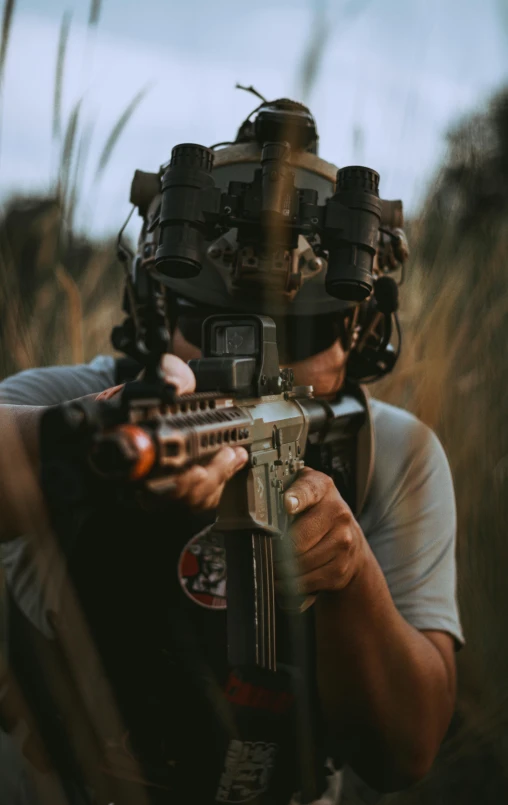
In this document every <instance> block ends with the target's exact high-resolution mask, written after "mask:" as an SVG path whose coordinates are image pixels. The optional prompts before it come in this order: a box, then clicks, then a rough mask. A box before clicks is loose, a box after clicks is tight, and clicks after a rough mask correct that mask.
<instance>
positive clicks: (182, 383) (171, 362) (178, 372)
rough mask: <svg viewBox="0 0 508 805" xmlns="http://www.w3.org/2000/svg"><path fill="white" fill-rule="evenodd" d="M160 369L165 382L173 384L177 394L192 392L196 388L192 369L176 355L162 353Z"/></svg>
mask: <svg viewBox="0 0 508 805" xmlns="http://www.w3.org/2000/svg"><path fill="white" fill-rule="evenodd" d="M161 370H162V374H163V375H164V380H165V381H166V383H169V384H170V385H172V386H175V388H176V391H177V393H178V394H192V392H193V391H194V389H195V388H196V378H195V376H194V373H193V371H192V369H191V368H190V367H189V366H188V365H187V364H186V363H184V362H183V361H182V360H180V358H177V357H176V355H163V356H162V360H161Z"/></svg>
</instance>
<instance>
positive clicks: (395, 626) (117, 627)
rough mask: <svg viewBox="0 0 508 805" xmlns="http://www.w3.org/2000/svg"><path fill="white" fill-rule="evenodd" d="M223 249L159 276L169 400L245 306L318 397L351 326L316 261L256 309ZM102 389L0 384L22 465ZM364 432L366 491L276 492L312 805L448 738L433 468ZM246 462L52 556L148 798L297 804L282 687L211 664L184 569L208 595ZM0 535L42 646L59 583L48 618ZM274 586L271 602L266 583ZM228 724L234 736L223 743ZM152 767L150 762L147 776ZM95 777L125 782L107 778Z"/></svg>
mask: <svg viewBox="0 0 508 805" xmlns="http://www.w3.org/2000/svg"><path fill="white" fill-rule="evenodd" d="M267 106H268V105H267ZM268 111H270V107H269V108H268ZM273 111H274V115H275V117H277V115H280V113H281V112H282V113H284V114H288V115H290V114H293V113H294V114H295V115H296V116H300V123H301V122H302V118H303V122H304V124H305V125H308V128H309V129H311V126H310V123H309V120H312V119H311V118H310V115H309V113H308V111H307V110H303V109H302V107H298V106H297V105H294V104H290V103H288V102H278V103H276V104H274V105H273ZM273 119H275V118H273ZM273 119H272V121H271V122H272V123H273ZM312 123H313V121H312ZM249 125H250V124H249V122H248V121H247V122H246V124H244V125H243V126H242V128H241V129H240V132H239V136H238V138H237V143H236V144H235V145H233V146H232V147H231V149H227V148H226V149H224V151H223V152H220V151H219V152H218V153H217V158H216V168H215V171H214V175H215V179H216V182H217V183H219V184H221V183H222V185H226V186H227V181H229V179H230V178H238V180H241V181H245V180H246V179H247V180H248V179H249V177H250V176H251V174H252V171H253V169H254V166H255V165H256V163H257V162H259V150H260V149H259V143H258V142H257V141H256V136H257V135H256V127H254V128H249ZM259 127H260V126H258V129H259ZM301 131H302V127H300V129H299V132H300V135H299V137H300V141H299V143H298V144H296V145H295V148H294V152H295V155H294V157H293V159H294V160H295V162H294V165H295V172H296V176H297V184H298V183H299V184H303V185H304V186H316V187H317V189H318V192H319V194H320V196H321V198H325V197H326V196H327V195H329V194H330V193H331V186H332V184H331V183H332V181H333V178H331V177H332V176H333V171H334V169H332V166H328V165H327V163H323V161H322V160H319V159H318V157H317V156H315V151H316V140H317V135H315V130H314V136H313V137H312V136H309V137H307V140H306V141H305V142H303V140H302V137H301ZM307 133H308V132H307ZM228 170H229V171H230V173H232V176H231V175H229V174H228ZM313 182H314V185H313V184H312V183H313ZM159 205H160V200H159V199H157V198H155V199H151V200H150V203H149V204H147V205H146V207H145V208H144V211H143V215H144V226H143V231H142V234H141V238H140V245H139V249H138V256H137V260H136V270H137V271H138V272H139V271H140V270H142V269H143V267H145V268H146V267H147V264H149V263H150V261H152V269H153V254H154V249H153V244H154V243H155V242H156V240H155V239H156V232H155V230H156V224H157V215H158V209H159ZM139 206H140V210H141V208H142V205H141V204H140V205H139ZM234 250H235V242H234V238H233V239H231V238H230V239H228V238H227V237H226V238H223V239H220V240H219V241H217V242H216V243H214V244H211V246H210V247H209V249H208V252H207V256H208V262H207V264H206V266H205V267H204V269H203V272H202V276H200V278H199V280H198V281H194V284H189V281H187V280H178V279H177V280H175V279H170V278H168V277H161V279H162V280H163V281H164V283H165V285H166V287H167V288H168V289H169V290H168V298H169V301H170V309H171V324H172V327H173V332H172V352H173V354H172V355H166V356H165V357H164V359H163V362H162V368H163V372H164V376H165V379H166V381H167V382H169V383H172V384H173V385H175V386H176V387H177V389H178V390H179V391H180V393H184V392H191V391H192V390H193V388H194V377H193V375H192V372H191V371H190V369H189V367H188V366H187V364H186V363H185V361H187V360H189V359H190V358H192V357H197V356H199V354H200V345H199V338H200V336H199V332H200V327H199V324H200V322H201V320H202V319H203V317H204V316H205V315H206V314H207V313H209V312H210V311H213V310H224V309H226V310H227V309H233V310H244V311H251V312H258V313H266V314H267V315H270V316H272V317H273V318H274V320H275V321H276V322H277V325H278V334H279V338H280V347H281V352H282V360H283V363H284V364H286V365H290V366H291V367H292V368H293V370H294V374H295V382H296V384H298V385H312V386H313V387H314V393H315V396H316V397H321V398H325V399H326V398H329V399H330V398H333V397H335V396H336V395H337V394H338V393H339V392H340V390H341V389H342V388H343V386H344V383H345V380H346V370H347V363H348V359H351V358H352V357H354V355H352V356H351V358H350V350H351V346H352V344H354V343H355V341H354V326H355V322H356V321H357V318H356V313H355V311H354V310H351V309H350V308H347V307H346V308H345V306H344V305H342V306H341V305H340V303H338V302H337V300H330V299H329V298H328V299H327V298H326V297H325V295H324V293H323V287H322V286H323V276H324V272H323V271H322V270H321V269H322V266H321V264H318V263H316V262H315V255H316V253H317V251H318V250H317V249H316V245H315V244H314V247H313V244H310V243H308V242H303V243H299V247H298V250H297V254H296V255H292V256H291V260H290V264H291V266H294V265H298V266H299V277H300V278H301V277H303V280H302V287H299V288H297V289H296V293H294V292H291V293H288V290H287V285H286V284H285V280H286V279H287V277H286V278H285V277H284V276H283V273H284V266H282V269H281V266H278V265H274V266H272V268H273V272H272V274H271V275H270V276H272V277H273V276H275V277H277V276H278V275H277V271H279V269H281V270H280V271H279V275H281V283H279V287H276V286H275V287H274V286H272V287H271V290H270V291H267V289H266V285H264V286H263V287H261V288H259V287H258V288H257V293H256V287H255V282H256V276H255V277H254V285H253V280H252V272H251V271H249V266H250V264H249V262H248V261H249V260H250V259H252V258H251V256H248V257H247V260H246V261H245V262H243V263H242V259H243V258H242V257H240V258H238V255H237V256H236V258H234V259H236V262H235V265H236V268H237V272H238V273H237V276H236V280H235V281H236V285H235V286H234V287H233V285H234V283H233V285H232V284H231V271H230V266H231V261H232V258H231V253H232V252H233V253H234ZM295 258H296V259H295ZM320 259H321V258H320ZM313 261H314V262H313ZM316 269H317V270H316ZM242 272H243V273H242ZM360 338H361V335H360ZM118 379H119V378H118V377H116V376H115V362H114V360H113V359H108V358H100V359H96V360H95V361H94V362H92V364H89V365H88V366H83V367H61V368H59V369H41V370H30V371H29V372H25V373H21V374H20V375H18V376H16V377H13V378H9V379H7V380H6V381H4V382H3V383H2V384H0V393H1V394H2V399H3V401H4V404H6V405H9V410H10V413H11V414H12V416H13V417H14V419H15V421H16V423H17V425H18V427H19V430H20V432H21V433H22V435H23V438H24V439H25V442H26V445H27V448H28V451H29V453H30V455H31V456H32V458H33V460H34V461H37V425H38V421H39V418H40V413H41V410H43V409H44V407H45V406H48V405H52V404H56V403H58V402H60V401H63V400H68V399H73V398H77V397H80V396H85V395H87V394H97V393H100V392H102V391H106V390H107V389H110V388H112V387H116V386H117V381H118ZM112 393H115V392H114V391H113V392H108V393H107V395H106V396H111V394H112ZM116 393H121V388H120V389H116ZM18 406H19V407H18ZM34 406H35V407H34ZM370 420H371V422H370V428H371V436H372V437H373V440H374V442H375V447H376V449H375V454H374V458H373V456H372V454H371V456H370V458H371V461H370V464H371V471H370V472H366V473H364V477H363V494H360V493H359V490H355V491H354V494H353V493H352V494H351V495H348V490H347V489H343V490H342V492H343V494H341V492H339V490H338V489H337V487H336V486H335V484H334V483H333V481H332V480H331V478H330V477H329V476H328V475H326V474H324V473H322V472H319V471H316V470H312V469H308V468H306V469H304V470H303V471H301V472H300V474H299V476H298V478H297V480H296V481H295V482H294V484H293V485H292V486H291V487H290V489H289V490H288V491H287V493H286V495H285V505H286V509H287V511H288V513H290V514H291V515H292V516H293V517H294V522H293V525H292V527H291V539H292V542H293V545H294V549H295V553H296V556H297V559H298V573H297V578H296V582H297V584H298V587H299V589H300V590H301V591H302V592H303V593H308V594H312V595H316V601H315V604H314V606H313V607H312V618H313V622H314V624H315V625H314V631H315V660H313V663H312V664H313V666H314V671H315V677H316V680H315V682H316V685H315V687H316V696H317V699H316V713H317V717H316V722H317V724H318V733H317V734H318V741H317V742H318V744H319V747H318V748H317V749H316V754H317V755H318V764H319V763H320V764H321V770H322V772H323V775H322V779H320V782H319V784H318V790H317V796H319V797H321V799H322V801H323V802H333V803H335V802H337V801H338V797H339V791H338V780H337V775H335V774H334V773H333V769H334V767H335V768H338V767H339V766H341V765H344V764H348V765H349V766H350V767H351V768H352V769H354V771H355V772H356V773H357V774H358V775H359V776H360V777H361V778H362V779H363V780H364V781H365V782H366V783H367V784H368V785H370V786H371V787H372V788H373V789H375V790H378V791H389V790H394V789H398V788H402V787H405V786H407V785H410V784H412V783H413V782H415V781H417V780H419V779H421V777H422V776H424V775H425V774H426V773H427V772H428V770H429V769H430V766H431V765H432V762H433V759H434V757H435V755H436V752H437V750H438V748H439V745H440V742H441V740H442V738H443V736H444V734H445V733H446V730H447V727H448V724H449V721H450V718H451V715H452V712H453V707H454V699H455V661H454V651H455V648H456V647H457V646H459V645H460V644H461V642H462V632H461V628H460V623H459V618H458V613H457V606H456V600H455V560H454V546H455V509H454V495H453V486H452V481H451V477H450V472H449V468H448V464H447V461H446V458H445V455H444V453H443V450H442V448H441V446H440V444H439V442H438V440H437V438H436V437H435V435H434V434H433V433H431V432H430V431H429V430H428V429H427V428H426V427H425V426H424V425H422V424H421V423H420V422H418V421H417V420H416V419H415V418H414V417H412V416H410V415H408V414H407V413H405V412H403V411H401V410H399V409H396V408H393V407H391V406H388V405H384V404H382V403H379V402H377V401H375V400H373V401H371V403H370ZM363 458H364V459H365V456H364V457H363ZM246 461H247V453H246V451H245V450H244V449H242V448H236V449H232V448H230V447H225V448H223V449H222V450H221V451H220V452H219V453H218V454H217V455H216V456H215V458H214V459H213V460H212V461H211V462H210V463H209V464H208V465H207V466H206V467H204V466H197V467H193V468H191V469H189V470H186V471H185V472H183V473H182V474H181V475H180V476H179V477H178V478H177V479H176V480H175V485H174V488H173V489H172V491H171V492H170V493H168V499H167V500H166V501H165V502H164V507H163V508H162V510H160V509H159V510H157V511H155V512H154V511H151V509H150V506H148V507H146V506H145V508H144V509H142V508H140V507H138V508H136V507H135V505H134V504H133V505H132V507H131V508H130V509H128V510H126V511H121V510H115V511H114V512H111V513H108V512H101V517H100V518H97V517H96V518H95V519H92V520H90V522H89V523H88V524H87V528H86V529H85V531H86V534H84V537H83V538H82V539H81V541H79V544H77V545H73V546H72V550H71V549H69V551H68V554H67V562H68V570H69V573H70V574H71V576H72V578H73V581H74V583H75V586H76V589H77V591H78V595H79V597H80V601H81V603H82V606H83V608H84V611H85V612H86V613H87V614H88V616H89V619H90V623H91V629H92V633H93V635H94V637H95V639H96V642H97V645H98V646H99V648H100V651H101V654H102V657H103V659H104V663H105V667H106V668H107V671H108V674H109V677H110V679H111V680H113V681H114V690H115V694H117V695H118V699H119V701H120V709H121V710H122V715H123V717H124V718H125V719H126V721H127V723H128V725H129V729H130V737H129V744H128V747H127V748H126V747H125V746H124V747H123V750H122V749H121V748H120V750H119V751H120V754H122V751H123V758H124V760H125V758H126V757H127V756H134V757H135V758H141V761H140V762H141V765H142V767H143V771H144V776H145V778H148V782H147V784H148V785H151V786H152V788H151V789H150V790H154V789H155V788H157V787H160V788H163V789H164V790H165V791H166V794H164V796H166V797H167V796H168V793H167V792H172V795H173V796H175V797H176V796H177V797H180V798H181V796H182V791H184V790H185V789H184V788H183V787H182V786H184V784H186V785H187V786H188V789H187V796H188V799H189V801H200V802H203V803H205V802H243V801H256V802H262V803H265V802H266V803H274V805H275V803H277V805H279V803H281V805H282V803H289V801H290V800H291V797H292V796H293V797H296V796H297V791H298V788H299V774H298V769H297V768H296V767H295V755H294V751H293V749H294V747H293V749H291V748H288V747H290V745H291V739H292V734H291V731H292V727H291V724H292V723H293V722H292V721H291V717H292V716H291V700H290V698H291V697H290V694H289V693H288V688H287V685H286V683H285V682H284V680H279V679H275V678H274V679H269V680H267V679H262V680H261V681H260V680H259V679H250V678H248V677H242V674H241V672H240V671H238V669H230V668H227V667H226V663H225V620H224V617H225V608H226V606H227V601H226V600H225V599H224V596H223V595H222V594H221V593H220V590H219V589H218V587H217V585H215V587H217V589H215V587H214V589H213V590H212V589H211V587H209V586H207V585H208V581H209V578H211V577H207V585H204V584H203V583H202V579H201V580H200V583H199V584H198V585H196V583H195V582H196V579H198V577H199V574H200V573H201V575H203V572H204V571H203V565H202V564H201V566H200V564H199V562H198V561H197V557H199V556H201V562H202V561H203V559H202V555H206V557H207V561H208V564H209V568H207V572H208V570H209V569H212V570H213V572H214V574H215V575H216V576H217V574H219V575H220V576H221V579H222V570H223V556H222V555H221V554H220V551H219V553H218V552H217V548H219V549H220V546H217V544H216V543H214V541H213V539H212V538H211V536H210V535H209V527H210V524H211V523H212V522H213V511H214V509H215V508H216V506H217V504H218V501H219V499H220V496H221V493H222V490H223V488H224V484H225V483H226V482H227V481H228V480H229V479H230V478H231V477H232V475H233V474H234V473H235V472H237V471H239V470H240V469H241V468H242V467H243V466H244V465H245V462H246ZM364 463H366V464H369V462H368V461H367V462H364ZM360 486H362V484H360ZM349 491H351V490H349ZM346 497H349V501H348V502H346V500H345V498H346ZM362 498H363V499H362ZM353 509H354V514H353ZM0 527H1V532H0V533H1V537H2V538H3V539H4V540H12V542H11V543H10V544H8V543H7V542H6V545H5V546H4V567H5V569H6V573H7V579H8V583H9V585H10V590H11V595H12V598H13V612H15V616H16V619H17V620H16V622H17V624H18V628H21V627H20V624H23V625H24V627H25V628H27V629H28V630H35V631H36V632H37V633H38V635H40V636H44V637H43V639H44V640H46V641H47V643H48V644H49V643H51V641H52V640H54V639H55V629H54V626H55V613H56V618H57V620H58V617H62V618H65V612H63V613H62V611H61V610H62V607H61V604H60V612H59V603H58V598H59V594H58V586H59V580H58V578H57V573H56V572H55V573H52V574H50V576H51V577H50V578H49V577H48V579H47V581H48V582H49V586H51V587H52V595H53V599H52V603H51V605H48V603H47V602H48V596H47V594H46V596H45V593H44V590H43V589H42V587H43V586H44V585H43V584H41V579H40V578H37V573H34V565H33V563H30V562H29V561H28V557H29V556H30V550H32V551H34V550H35V549H33V548H32V549H31V548H30V541H29V539H28V538H26V537H21V536H19V535H20V523H19V518H17V517H16V515H15V514H11V513H10V512H9V511H8V510H7V511H6V513H5V515H4V518H3V522H2V523H1V524H0ZM161 531H163V532H164V538H163V539H161V538H160V532H161ZM155 532H158V534H157V536H158V537H159V538H158V539H157V540H155V539H154V538H153V537H152V535H153V534H154V533H155ZM141 535H143V539H142V540H141ZM140 540H141V541H140ZM209 560H210V561H209ZM219 571H220V572H219ZM60 572H61V571H60ZM278 585H279V591H283V590H284V574H283V572H280V574H279V581H278ZM219 587H220V585H219ZM44 601H45V602H46V605H44V603H42V602H44ZM161 613H163V615H162V614H161ZM37 639H39V638H37ZM19 650H20V653H22V651H21V649H19ZM189 658H190V659H189ZM19 667H20V666H19V665H18V669H19ZM196 668H197V670H196ZM205 679H206V680H208V681H207V682H206V684H204V680H205ZM211 691H214V693H213V695H212V693H211ZM230 706H231V707H230ZM224 708H225V709H224ZM231 712H232V713H233V715H234V719H236V720H235V726H234V728H231V730H230V733H228V734H226V733H227V732H228V730H227V728H226V727H225V726H224V724H226V723H229V722H228V718H229V716H230V715H231ZM226 713H228V714H229V715H226ZM286 716H287V718H286ZM221 719H222V720H221ZM219 722H220V724H221V726H220V728H219V726H218V725H219ZM253 725H254V726H253ZM148 734H150V736H152V735H153V741H152V742H150V740H148V738H147V736H148ZM152 744H153V745H152ZM155 744H156V745H157V746H156V747H155V748H154V745H155ZM115 748H116V749H117V750H118V746H116V747H115ZM192 753H193V754H192ZM189 756H190V757H189ZM153 757H157V758H158V764H159V766H160V765H165V771H164V775H162V776H161V774H159V768H158V767H157V768H155V767H156V766H157V763H155V764H154V763H153ZM332 761H333V763H332ZM120 767H121V768H120ZM193 768H194V769H195V772H196V774H195V775H194V776H193V773H192V769H193ZM122 769H123V771H122ZM150 769H151V772H152V776H151V778H150ZM110 770H112V771H113V773H116V774H117V776H118V777H121V778H123V779H126V778H127V779H128V772H126V771H125V766H122V763H121V762H120V763H117V765H116V767H115V764H114V763H113V764H112V765H111V769H110ZM175 781H176V782H175ZM189 792H190V793H189ZM326 792H328V793H326ZM153 796H154V800H153V801H154V802H155V801H156V799H155V798H156V796H157V794H154V795H153ZM326 797H328V799H326ZM76 801H77V800H76ZM168 801H173V800H172V799H169V800H168ZM118 805H120V803H118Z"/></svg>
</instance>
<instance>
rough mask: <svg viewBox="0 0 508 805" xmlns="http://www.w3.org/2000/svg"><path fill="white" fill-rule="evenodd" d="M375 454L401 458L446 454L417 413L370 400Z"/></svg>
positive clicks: (441, 455)
mask: <svg viewBox="0 0 508 805" xmlns="http://www.w3.org/2000/svg"><path fill="white" fill-rule="evenodd" d="M370 409H371V415H372V424H373V429H374V438H375V443H376V448H377V450H376V453H377V454H379V451H380V450H382V451H386V452H390V453H393V454H394V455H395V454H397V456H398V458H399V460H400V461H402V460H403V459H408V458H409V459H411V460H414V459H415V458H416V457H417V456H418V455H420V456H426V457H431V456H434V455H435V456H436V457H440V458H441V457H443V456H444V450H443V448H442V446H441V442H440V441H439V439H438V437H437V435H436V434H435V433H434V431H433V430H432V429H431V428H430V427H429V426H428V425H426V424H425V423H424V422H422V421H421V420H420V419H418V417H416V416H415V415H414V414H411V413H410V412H409V411H406V410H405V409H404V408H398V407H397V406H395V405H391V404H390V403H386V402H383V401H382V400H377V399H375V398H373V399H371V400H370Z"/></svg>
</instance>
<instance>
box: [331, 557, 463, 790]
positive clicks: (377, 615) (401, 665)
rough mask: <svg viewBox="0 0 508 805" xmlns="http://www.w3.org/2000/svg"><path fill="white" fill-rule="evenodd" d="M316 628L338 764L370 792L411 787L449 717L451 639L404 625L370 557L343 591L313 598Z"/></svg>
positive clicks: (451, 704)
mask: <svg viewBox="0 0 508 805" xmlns="http://www.w3.org/2000/svg"><path fill="white" fill-rule="evenodd" d="M316 629H317V646H318V657H317V668H318V684H319V691H320V696H321V701H322V704H323V709H324V713H325V717H326V719H327V722H328V724H329V725H330V727H331V731H332V734H334V736H335V737H336V739H337V740H338V743H339V746H340V747H341V748H342V750H343V752H344V755H345V758H346V759H347V761H348V762H349V764H350V765H351V767H352V768H353V769H354V770H355V771H356V772H357V773H358V774H359V775H360V776H361V777H362V778H363V779H364V780H365V781H366V782H367V783H368V784H369V785H371V786H372V787H373V788H375V789H377V790H378V791H382V792H385V791H390V790H397V789H401V788H405V787H406V786H408V785H411V784H413V783H415V782H417V781H418V780H419V779H421V778H422V777H423V776H425V774H427V772H428V771H429V770H430V767H431V765H432V763H433V761H434V758H435V755H436V753H437V751H438V749H439V746H440V743H441V741H442V739H443V737H444V735H445V733H446V730H447V728H448V725H449V723H450V719H451V717H452V714H453V708H454V703H455V658H454V645H453V638H452V637H451V636H450V635H448V634H446V633H444V632H420V631H418V630H417V629H415V628H414V627H413V626H411V625H410V624H409V623H408V622H407V621H405V620H404V618H403V617H402V616H401V615H400V613H399V612H398V611H397V609H396V608H395V605H394V603H393V600H392V597H391V595H390V591H389V590H388V586H387V584H386V580H385V578H384V576H383V573H382V571H381V568H380V567H379V564H378V563H377V561H376V559H375V557H374V556H373V554H372V552H370V551H369V552H368V556H367V558H366V560H365V563H364V565H363V568H362V570H361V571H360V572H359V573H358V575H357V576H356V578H355V579H354V580H353V581H352V582H351V583H350V584H349V585H348V587H347V589H346V590H344V591H343V592H342V593H341V594H335V593H323V594H322V595H321V596H319V597H318V600H317V602H316Z"/></svg>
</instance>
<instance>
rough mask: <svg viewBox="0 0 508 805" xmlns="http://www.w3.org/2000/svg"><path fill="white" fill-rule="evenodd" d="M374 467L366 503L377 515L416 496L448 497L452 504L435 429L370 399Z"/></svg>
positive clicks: (421, 501) (448, 475) (421, 498)
mask: <svg viewBox="0 0 508 805" xmlns="http://www.w3.org/2000/svg"><path fill="white" fill-rule="evenodd" d="M370 402H371V415H372V425H373V431H374V445H375V447H374V469H373V475H372V483H371V487H370V493H369V499H368V501H367V507H368V510H369V512H370V513H372V510H373V509H374V510H375V511H376V514H377V515H380V514H381V513H383V514H386V513H387V510H389V509H393V508H394V507H396V506H398V505H399V504H400V503H401V502H402V500H404V499H406V500H409V499H413V497H415V496H416V497H417V498H418V501H419V504H418V505H419V506H424V505H426V503H427V501H429V500H430V499H431V498H432V499H434V500H435V501H439V500H441V499H442V498H445V497H446V498H447V499H449V500H450V501H451V503H450V505H452V506H453V484H452V479H451V472H450V467H449V464H448V459H447V457H446V453H445V451H444V449H443V447H442V445H441V442H440V441H439V439H438V437H437V435H436V434H435V433H434V431H433V430H432V429H431V428H430V427H428V425H426V424H425V423H423V422H422V421H421V420H420V419H418V417H416V416H414V414H411V413H409V412H408V411H405V410H404V409H402V408H397V407H396V406H394V405H390V404H388V403H385V402H382V401H380V400H376V399H372V400H371V401H370Z"/></svg>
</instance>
